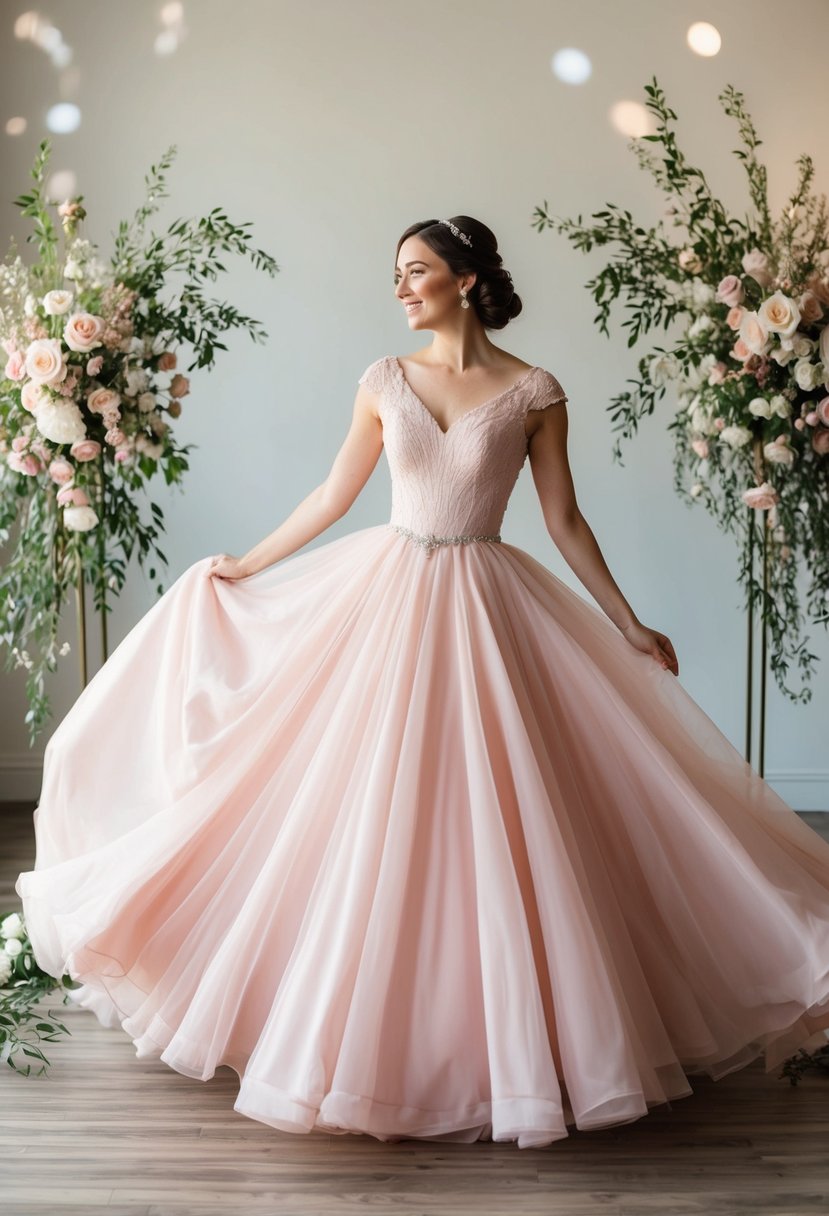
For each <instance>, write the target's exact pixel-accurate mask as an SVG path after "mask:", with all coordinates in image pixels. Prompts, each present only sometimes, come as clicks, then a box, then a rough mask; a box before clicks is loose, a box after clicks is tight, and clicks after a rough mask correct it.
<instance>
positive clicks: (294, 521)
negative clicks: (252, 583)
mask: <svg viewBox="0 0 829 1216" xmlns="http://www.w3.org/2000/svg"><path fill="white" fill-rule="evenodd" d="M378 400H379V394H378V393H375V392H372V391H370V390H369V389H368V388H366V386H365V385H364V384H361V385H360V386H359V388H358V390H357V396H356V397H355V399H354V411H353V416H352V420H351V427H350V429H349V431H348V434H347V435H346V437H345V440H344V441H343V444H342V446H341V448H340V450H339V452H338V453H337V455H336V457H335V458H334V462H333V464H332V465H331V470H330V472H329V474H328V476H327V477H326V479H325V481H324V482H322V484H321V485H318V486H317V487H316V488H315V489H314V490H312V491H311V493H310V494H309V495H308V496H307V498H304V499H303V500H302V502H301V503H300V504H299V506H298V507H296V508H295V509H294V510H293V511H292V512H291V514H290V515H289V516H288V518H287V519H286V520H285V521H284V523H281V524H280V525H279V527H278V528H277V529H276V530H275V531H274V532H272V533H271V534H270V536H266V537H265V539H264V540H261V541H259V543H258V544H257V545H254V547H253V548H252V549H251V550H249V552H247V553H246V554H245V555H244V557H240V558H229V559H227V560H228V561H231V562H235V563H236V570H237V571H238V572H237V573H235V574H229V577H231V578H247V577H248V576H250V575H252V574H258V573H259V572H260V571H261V570H265V569H266V568H267V567H268V566H272V565H273V564H274V562H278V561H280V560H281V559H282V558H283V557H289V556H290V554H292V553H295V552H296V551H297V549H301V548H302V546H303V545H306V544H307V543H308V542H309V541H310V540H313V539H314V537H315V536H319V535H320V533H321V532H324V531H325V530H326V528H329V527H330V526H331V524H333V523H335V522H336V521H337V520H338V519H341V518H342V517H343V515H345V513H346V512H347V511H348V510H349V508H350V507H351V506H352V504H353V503H354V501H355V500H356V498H357V497H358V495H359V493H360V491H361V490H362V489H363V487H364V486H365V484H366V482H367V481H368V479H369V477H370V476H371V474H372V472H373V471H374V468H375V466H376V464H377V461H378V460H379V459H380V453H381V452H382V450H383V425H382V423H381V421H380V418H379V415H378V413H377V405H378ZM217 561H218V559H217ZM210 573H214V569H213V568H211V571H210ZM215 573H217V574H219V575H220V576H224V572H223V570H222V568H221V565H220V564H218V565H217V567H216V568H215Z"/></svg>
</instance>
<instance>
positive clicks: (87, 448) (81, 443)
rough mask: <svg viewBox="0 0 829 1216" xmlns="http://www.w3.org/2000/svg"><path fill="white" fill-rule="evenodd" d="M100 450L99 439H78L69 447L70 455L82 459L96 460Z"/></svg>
mask: <svg viewBox="0 0 829 1216" xmlns="http://www.w3.org/2000/svg"><path fill="white" fill-rule="evenodd" d="M100 451H101V445H100V443H98V441H97V439H78V440H77V441H76V442H75V443H73V444H72V446H71V448H70V449H69V455H70V456H74V457H75V459H76V460H80V461H84V460H94V459H95V457H96V456H97V455H98V454H99V452H100Z"/></svg>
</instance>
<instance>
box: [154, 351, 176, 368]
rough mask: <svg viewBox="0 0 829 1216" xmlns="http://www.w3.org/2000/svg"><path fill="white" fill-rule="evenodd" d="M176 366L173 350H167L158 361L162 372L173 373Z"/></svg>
mask: <svg viewBox="0 0 829 1216" xmlns="http://www.w3.org/2000/svg"><path fill="white" fill-rule="evenodd" d="M175 365H176V356H175V355H174V354H173V352H172V351H171V350H165V351H164V353H163V354H162V355H161V357H160V358H159V360H158V370H159V371H160V372H171V371H172V370H173V368H174V367H175Z"/></svg>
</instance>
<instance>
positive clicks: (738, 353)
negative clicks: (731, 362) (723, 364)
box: [728, 338, 751, 363]
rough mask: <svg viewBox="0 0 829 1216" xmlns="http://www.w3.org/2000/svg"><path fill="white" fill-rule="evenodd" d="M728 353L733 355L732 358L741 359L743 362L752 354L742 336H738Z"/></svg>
mask: <svg viewBox="0 0 829 1216" xmlns="http://www.w3.org/2000/svg"><path fill="white" fill-rule="evenodd" d="M728 353H729V355H731V357H732V359H739V361H740V362H741V363H745V361H746V359H748V357H749V356H750V354H751V351H750V350H749V349H748V347H747V346H746V344H745V342H744V341H743V340H742V338H738V339H737V341H736V342H735V343H734V345H733V346H732V348H731V350H730V351H729V352H728Z"/></svg>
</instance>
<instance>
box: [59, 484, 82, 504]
mask: <svg viewBox="0 0 829 1216" xmlns="http://www.w3.org/2000/svg"><path fill="white" fill-rule="evenodd" d="M58 506H59V507H67V506H72V507H88V506H89V499H88V498H87V496H86V490H84V488H83V486H63V487H62V488H61V489H60V490H58Z"/></svg>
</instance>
